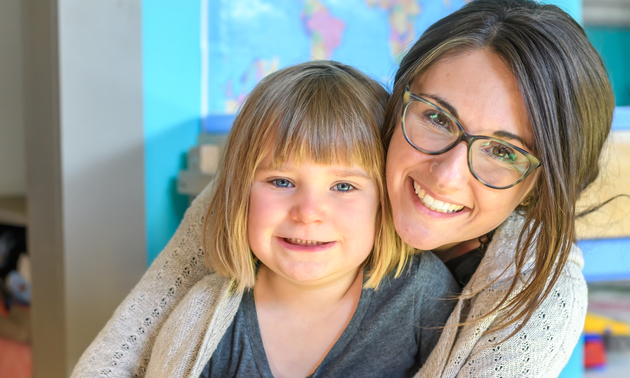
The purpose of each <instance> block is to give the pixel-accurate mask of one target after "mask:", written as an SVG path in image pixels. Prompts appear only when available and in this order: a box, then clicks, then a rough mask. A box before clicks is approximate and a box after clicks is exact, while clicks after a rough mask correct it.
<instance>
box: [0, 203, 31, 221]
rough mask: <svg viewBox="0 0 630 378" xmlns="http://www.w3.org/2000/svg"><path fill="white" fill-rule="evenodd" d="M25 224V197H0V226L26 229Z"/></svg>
mask: <svg viewBox="0 0 630 378" xmlns="http://www.w3.org/2000/svg"><path fill="white" fill-rule="evenodd" d="M27 223H28V222H27V218H26V197H24V196H0V224H5V225H9V226H22V227H26V225H27Z"/></svg>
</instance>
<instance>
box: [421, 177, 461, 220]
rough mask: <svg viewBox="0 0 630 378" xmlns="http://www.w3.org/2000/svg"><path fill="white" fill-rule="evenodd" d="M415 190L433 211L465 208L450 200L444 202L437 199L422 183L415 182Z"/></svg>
mask: <svg viewBox="0 0 630 378" xmlns="http://www.w3.org/2000/svg"><path fill="white" fill-rule="evenodd" d="M413 190H414V191H415V192H416V195H417V196H418V198H420V202H422V203H423V204H424V206H426V207H428V208H429V209H431V210H433V211H437V212H438V213H447V214H450V213H456V212H458V211H460V210H461V209H463V208H464V206H460V205H454V204H452V203H448V202H442V201H440V200H436V199H435V198H433V197H431V196H430V195H429V194H428V193H427V192H426V191H425V190H424V189H422V188H421V187H420V185H418V184H416V182H415V181H414V182H413Z"/></svg>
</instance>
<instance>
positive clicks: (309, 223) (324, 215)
mask: <svg viewBox="0 0 630 378" xmlns="http://www.w3.org/2000/svg"><path fill="white" fill-rule="evenodd" d="M377 193H378V192H377V189H376V185H375V184H374V181H373V180H372V178H371V177H370V176H369V175H368V173H367V172H366V171H365V170H364V169H363V168H361V167H359V166H344V165H319V164H315V163H312V162H304V163H302V164H299V165H298V164H296V163H295V162H294V161H292V160H288V161H287V162H285V163H284V164H283V165H282V166H281V167H279V168H277V169H273V168H271V167H270V159H269V158H267V159H265V160H263V162H262V164H261V167H260V168H259V169H258V170H257V171H256V173H255V175H254V181H253V183H252V188H251V192H250V196H249V214H248V215H249V217H248V224H247V227H248V240H249V245H250V247H251V249H252V251H253V253H254V255H256V257H257V258H258V259H259V260H260V261H261V262H262V263H263V264H264V265H265V266H266V267H267V268H268V269H269V271H270V273H272V274H274V275H276V276H277V277H279V278H281V279H284V280H288V281H290V282H292V283H299V284H301V285H304V284H307V285H327V284H332V283H335V282H337V281H341V280H351V279H354V277H355V275H356V273H357V271H358V269H359V267H360V266H361V265H362V263H363V262H364V261H365V259H366V258H367V257H368V255H369V254H370V251H371V250H372V246H373V244H374V233H375V219H376V213H377V210H378V207H379V199H378V194H377Z"/></svg>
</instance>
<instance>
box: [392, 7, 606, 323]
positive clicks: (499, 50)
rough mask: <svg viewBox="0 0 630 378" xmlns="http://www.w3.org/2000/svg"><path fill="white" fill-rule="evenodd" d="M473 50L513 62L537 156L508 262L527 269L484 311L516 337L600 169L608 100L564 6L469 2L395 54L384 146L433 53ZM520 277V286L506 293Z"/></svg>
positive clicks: (565, 248) (565, 251)
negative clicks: (407, 92)
mask: <svg viewBox="0 0 630 378" xmlns="http://www.w3.org/2000/svg"><path fill="white" fill-rule="evenodd" d="M475 49H486V50H488V51H490V52H492V53H494V54H496V56H498V57H499V58H501V59H502V60H503V61H504V62H505V64H506V65H507V67H508V68H509V69H511V71H512V73H513V75H514V77H515V78H516V80H517V82H518V83H519V86H520V90H521V93H522V95H523V98H524V100H525V106H526V109H527V113H528V117H529V122H530V124H531V127H532V131H533V134H534V153H535V154H536V156H537V157H538V158H539V159H540V160H541V162H542V166H541V168H542V169H541V175H540V177H539V178H538V181H537V182H536V184H535V185H534V187H533V189H532V191H531V192H530V195H529V197H528V198H527V199H526V200H525V201H524V203H523V204H522V205H521V206H519V207H518V208H517V210H519V211H520V212H522V213H523V214H524V216H525V218H526V223H525V224H527V225H528V227H524V229H523V230H522V231H521V233H520V235H519V238H518V249H517V253H516V258H515V261H514V262H513V263H514V265H515V268H516V270H517V272H520V271H522V269H523V268H524V266H525V264H526V261H527V258H528V257H530V256H531V255H532V254H533V255H534V267H533V271H532V273H531V274H529V275H528V277H524V276H523V275H518V274H517V275H516V276H515V277H514V278H513V280H512V283H511V286H510V288H509V291H508V295H506V297H505V298H504V299H503V300H502V301H501V302H500V303H499V304H498V305H497V307H495V308H494V309H489V310H490V311H489V313H488V315H489V314H490V313H493V312H494V311H498V310H499V309H503V310H502V311H505V312H504V316H502V317H501V318H500V319H501V320H500V321H499V322H498V323H497V325H496V326H495V327H493V328H494V329H493V330H499V329H502V328H505V327H507V326H508V325H511V324H514V323H517V322H520V324H519V325H518V327H517V328H516V330H515V331H514V332H513V333H512V335H514V334H515V333H516V332H518V331H519V330H520V329H521V328H522V327H523V326H524V325H525V323H526V322H527V320H529V318H530V317H531V316H532V315H533V313H534V311H535V310H536V308H538V307H539V305H540V304H541V303H542V301H543V300H544V299H545V298H546V297H547V296H548V295H549V293H550V292H551V290H552V289H553V287H554V284H555V283H556V281H557V280H558V278H559V277H560V274H561V272H562V269H563V268H564V265H565V263H566V261H567V258H568V256H569V252H570V249H571V246H572V243H574V242H575V240H576V235H575V219H576V216H577V215H578V214H576V202H577V200H578V198H579V196H580V193H581V192H582V191H583V190H584V189H585V188H586V187H588V186H589V185H590V184H591V183H592V182H593V181H594V180H595V178H596V177H597V175H598V173H599V155H600V152H601V150H602V146H603V145H604V142H605V140H606V138H607V136H608V133H609V131H610V127H611V124H612V116H613V111H614V107H615V102H614V97H613V94H612V89H611V86H610V83H609V81H608V77H607V74H606V70H605V68H604V65H603V63H602V61H601V58H600V57H599V55H598V54H597V51H595V49H594V48H593V46H592V45H591V43H590V42H589V41H588V39H587V38H586V35H585V33H584V30H583V29H582V27H580V25H579V24H578V23H577V22H575V20H573V19H572V18H571V17H570V16H569V15H567V14H566V13H565V12H563V11H562V10H560V9H559V8H558V7H556V6H553V5H543V4H539V3H537V2H534V1H528V0H476V1H472V2H470V3H469V4H467V5H465V6H464V7H462V8H461V9H460V10H458V11H456V12H454V13H452V14H451V15H449V16H447V17H445V18H443V19H441V20H439V21H437V22H436V23H435V24H433V25H432V26H431V27H429V29H427V30H426V32H425V33H424V34H423V35H422V36H421V37H420V39H419V40H418V41H417V42H416V43H415V44H414V45H413V46H412V47H411V49H410V50H409V51H408V53H407V55H406V56H405V57H404V58H403V60H402V62H401V64H400V67H399V69H398V72H397V73H396V77H395V83H394V88H393V94H392V98H391V100H390V102H389V104H388V107H387V111H386V116H385V125H384V129H383V140H384V142H385V143H386V145H389V142H390V140H391V137H392V134H393V132H394V129H395V127H396V125H397V124H398V122H399V117H400V110H401V98H402V94H403V91H404V89H405V86H406V85H407V83H409V82H410V81H411V80H412V79H414V78H415V77H416V76H418V75H421V74H422V73H423V72H425V71H426V70H427V68H428V67H430V66H431V65H432V64H436V63H437V62H439V61H440V59H444V58H447V57H449V56H453V55H456V54H460V53H463V52H466V51H470V50H475ZM506 269H507V267H506ZM521 281H523V282H524V283H525V286H524V288H523V289H522V290H518V291H517V292H514V293H513V291H514V290H516V288H517V285H518V284H519V283H520V282H521ZM510 293H511V294H512V295H511V296H509V294H510ZM472 295H474V294H472Z"/></svg>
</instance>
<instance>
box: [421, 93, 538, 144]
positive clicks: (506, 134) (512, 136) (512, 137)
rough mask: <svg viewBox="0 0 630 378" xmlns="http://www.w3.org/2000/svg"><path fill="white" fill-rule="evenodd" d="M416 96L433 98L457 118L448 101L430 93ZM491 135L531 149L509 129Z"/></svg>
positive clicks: (453, 108) (455, 111)
mask: <svg viewBox="0 0 630 378" xmlns="http://www.w3.org/2000/svg"><path fill="white" fill-rule="evenodd" d="M418 96H421V97H429V98H431V99H433V100H435V102H437V103H438V104H440V106H442V107H443V108H444V109H446V110H448V112H449V113H451V115H452V116H454V117H455V118H458V119H459V115H458V114H457V109H455V107H454V106H453V105H451V104H450V103H449V102H448V101H446V100H445V99H444V98H442V97H440V96H438V95H435V94H430V93H418ZM492 135H493V136H495V137H497V138H501V139H509V140H515V141H517V142H519V143H521V144H522V145H523V146H525V147H527V148H528V149H529V150H531V149H532V146H531V145H530V144H529V143H527V142H526V141H525V139H523V138H521V137H520V136H519V135H516V134H513V133H511V132H509V131H505V130H499V131H495V132H494V133H492Z"/></svg>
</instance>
